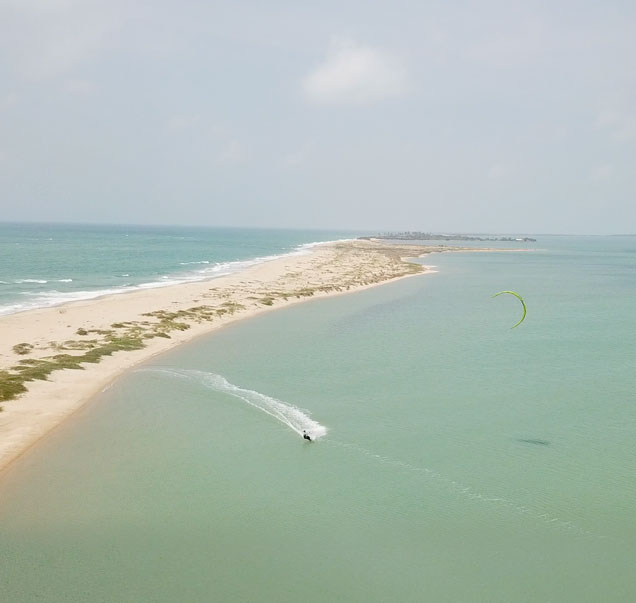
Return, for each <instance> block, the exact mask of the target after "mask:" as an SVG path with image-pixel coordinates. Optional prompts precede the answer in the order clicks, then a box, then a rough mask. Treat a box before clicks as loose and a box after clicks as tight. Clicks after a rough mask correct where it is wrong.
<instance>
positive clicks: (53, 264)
mask: <svg viewBox="0 0 636 603" xmlns="http://www.w3.org/2000/svg"><path fill="white" fill-rule="evenodd" d="M361 234H368V233H360V232H352V231H318V230H266V229H256V228H252V229H244V228H210V227H207V228H206V227H167V226H114V225H99V224H95V225H86V224H27V223H22V224H19V223H18V224H10V223H0V316H1V315H3V314H11V313H14V312H20V311H23V310H29V309H33V308H40V307H47V306H54V305H58V304H61V303H65V302H70V301H76V300H81V299H92V298H95V297H100V296H102V295H108V294H117V293H124V292H127V291H134V290H136V289H147V288H152V287H165V286H168V285H175V284H179V283H187V282H194V281H203V280H208V279H212V278H214V277H217V276H222V275H225V274H229V273H231V272H235V271H236V270H240V269H241V268H245V267H247V266H250V265H252V264H254V263H258V262H262V261H264V260H267V259H271V258H272V257H275V256H278V255H282V254H286V253H302V252H303V250H305V249H307V248H308V247H310V246H311V244H312V243H314V242H320V241H331V240H336V239H347V238H355V237H357V236H360V235H361Z"/></svg>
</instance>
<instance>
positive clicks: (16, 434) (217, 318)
mask: <svg viewBox="0 0 636 603" xmlns="http://www.w3.org/2000/svg"><path fill="white" fill-rule="evenodd" d="M441 251H446V252H448V251H476V250H475V249H468V248H459V247H448V246H444V245H441V246H425V247H424V246H416V245H388V244H384V243H380V242H378V241H373V240H372V241H368V240H357V241H341V242H333V243H326V244H320V245H316V246H315V247H312V248H311V250H309V251H308V252H307V253H305V254H298V255H291V256H283V257H280V258H277V259H274V260H271V261H268V262H264V263H262V264H258V265H256V266H252V267H250V268H247V269H245V270H243V271H241V272H238V273H236V274H232V275H228V276H223V277H220V278H216V279H214V280H210V281H206V282H198V283H188V284H181V285H175V286H173V287H165V288H159V289H148V290H144V291H135V292H131V293H126V294H119V295H111V296H106V297H103V298H99V299H92V300H87V301H79V302H73V303H69V304H65V305H62V306H57V307H53V308H44V309H38V310H32V311H28V312H22V313H18V314H12V315H9V316H3V317H0V333H1V334H2V336H1V337H0V405H1V406H2V409H3V410H2V412H0V469H2V468H3V467H5V466H6V465H8V464H9V463H10V462H11V461H12V460H13V459H15V458H16V457H17V456H19V455H20V454H21V453H22V452H23V451H24V450H26V449H27V448H28V447H29V446H31V445H32V444H33V443H34V442H36V441H37V440H38V439H39V438H41V437H42V436H43V435H45V434H46V433H47V432H48V431H50V430H51V429H52V428H53V427H55V426H56V425H58V424H59V423H60V422H61V421H63V420H64V418H65V417H67V416H69V415H70V414H72V413H73V412H74V411H75V410H77V409H78V408H79V407H80V406H81V405H82V404H84V403H85V402H86V401H87V400H88V399H90V398H91V396H93V395H95V394H96V393H98V392H100V391H101V390H103V389H104V388H105V387H106V386H108V384H109V383H110V382H111V381H112V380H113V379H114V378H115V377H116V376H117V375H119V374H120V373H122V372H124V371H125V370H127V369H129V368H130V367H132V366H134V365H136V364H138V363H140V362H142V361H145V360H147V359H148V358H150V357H152V356H154V355H156V354H158V353H161V352H164V351H166V350H168V349H170V348H172V347H174V346H176V345H179V344H180V343H184V342H186V341H190V340H192V339H193V338H195V337H197V336H200V335H202V334H205V333H209V332H211V331H213V330H215V329H218V328H219V327H221V326H223V325H226V324H228V323H230V322H233V321H235V320H239V319H242V318H247V317H249V316H253V315H255V314H258V313H260V312H264V311H267V310H270V309H274V308H279V307H283V306H285V305H288V304H293V303H298V302H300V301H303V300H307V299H311V298H313V297H319V296H328V295H337V294H340V293H346V292H349V291H356V290H360V289H363V288H366V287H371V286H374V285H377V284H380V283H383V282H386V281H390V280H394V279H397V278H403V277H406V276H412V275H416V274H423V273H426V272H428V271H429V270H428V269H427V268H426V267H424V266H421V265H419V264H414V263H411V262H408V261H405V259H406V258H408V257H418V256H423V255H426V254H428V253H434V252H441Z"/></svg>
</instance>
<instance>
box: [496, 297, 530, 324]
mask: <svg viewBox="0 0 636 603" xmlns="http://www.w3.org/2000/svg"><path fill="white" fill-rule="evenodd" d="M504 293H509V294H510V295H514V296H515V297H516V298H517V299H518V300H519V301H520V302H521V305H522V306H523V316H522V317H521V320H520V321H519V322H518V323H517V324H516V325H513V326H512V327H510V328H511V329H514V328H515V327H518V326H519V325H520V324H521V323H522V322H523V320H524V319H525V317H526V302H524V301H523V297H521V295H519V294H518V293H515V292H514V291H500V292H499V293H495V294H494V295H493V297H497V296H498V295H502V294H504Z"/></svg>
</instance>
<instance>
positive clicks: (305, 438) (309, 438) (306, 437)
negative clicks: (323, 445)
mask: <svg viewBox="0 0 636 603" xmlns="http://www.w3.org/2000/svg"><path fill="white" fill-rule="evenodd" d="M303 440H309V441H310V442H311V436H310V435H309V434H308V433H307V430H305V429H303Z"/></svg>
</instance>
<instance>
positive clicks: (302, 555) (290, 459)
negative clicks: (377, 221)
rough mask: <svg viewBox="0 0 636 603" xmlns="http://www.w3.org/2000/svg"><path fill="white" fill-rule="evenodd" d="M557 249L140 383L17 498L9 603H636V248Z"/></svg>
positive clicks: (169, 369) (387, 289)
mask: <svg viewBox="0 0 636 603" xmlns="http://www.w3.org/2000/svg"><path fill="white" fill-rule="evenodd" d="M299 236H300V235H299ZM311 237H312V238H311V239H307V240H305V241H304V242H310V240H316V239H315V238H314V237H315V235H311ZM300 238H302V236H300ZM536 238H537V242H536V243H527V244H524V245H522V246H517V248H516V249H514V250H513V251H506V252H486V253H481V252H480V253H462V254H437V255H435V256H428V257H425V258H422V259H421V260H420V261H421V262H423V263H425V264H427V265H431V264H434V265H435V266H436V270H437V272H436V273H433V274H428V275H422V276H416V277H413V278H407V279H403V280H400V281H397V282H393V283H389V284H385V285H382V286H379V287H375V288H372V289H368V290H365V291H360V292H357V293H352V294H347V295H342V296H337V297H332V298H328V299H320V300H312V301H308V302H306V303H303V304H299V305H296V306H292V307H289V308H285V309H281V310H279V311H273V312H269V313H267V314H263V315H260V316H256V317H254V318H251V319H248V320H244V321H240V322H238V323H236V324H233V325H231V326H228V327H226V328H224V329H221V330H220V331H218V332H216V333H214V334H212V335H211V336H208V337H204V338H200V339H198V340H196V341H194V342H193V343H191V344H188V345H185V346H182V347H180V348H178V349H175V350H173V351H171V352H169V353H167V354H164V355H161V356H158V357H155V358H154V359H152V361H150V362H148V363H147V364H145V365H143V366H140V367H138V368H137V369H135V370H133V371H131V372H129V373H128V374H126V375H125V376H123V377H122V378H120V379H119V380H117V381H116V382H115V383H114V384H113V385H112V386H111V387H110V388H108V389H107V390H106V391H104V392H103V393H102V394H101V395H100V396H98V397H97V398H96V399H94V400H93V401H92V402H91V403H90V404H88V405H87V406H85V407H84V408H83V409H82V410H81V411H80V412H78V413H77V414H76V415H75V416H74V417H73V418H72V419H71V420H69V421H67V422H66V423H65V424H64V425H62V426H61V427H60V428H58V429H56V430H55V431H54V433H52V434H51V435H50V436H49V437H47V438H45V439H44V440H42V441H41V442H40V443H39V444H38V445H37V446H35V447H34V448H32V449H31V450H30V451H29V452H28V453H26V454H25V455H23V457H21V459H19V460H18V461H17V462H15V463H14V464H13V465H12V466H11V467H10V468H9V470H8V471H6V472H5V473H4V474H3V475H2V478H1V479H0V575H1V576H2V591H3V596H4V597H5V598H6V600H7V601H11V602H12V603H14V602H17V603H21V602H27V601H34V600H45V601H51V602H57V601H60V602H62V601H64V602H67V601H82V602H85V601H131V602H132V601H135V602H142V601H144V602H145V601H148V602H151V601H152V602H155V601H166V602H168V601H176V600H181V601H255V602H256V601H258V602H286V601H298V600H302V601H312V602H313V601H315V602H322V601H365V602H369V601H373V602H376V601H377V602H384V601H435V602H437V601H449V602H450V601H453V602H457V601H470V602H473V601H484V602H486V601H488V602H492V601H501V602H504V601H505V602H510V601H555V602H569V601H572V602H575V601H576V602H581V601H589V602H592V601H594V602H597V601H600V600H603V601H626V602H627V601H633V600H635V599H636V575H635V574H634V572H633V560H634V558H635V557H636V513H634V509H636V480H635V477H636V475H635V469H634V468H635V467H636V458H635V456H636V454H635V446H634V442H635V441H636V395H635V392H636V371H635V368H636V367H635V364H636V354H635V353H634V341H636V313H635V312H634V300H635V299H636V278H635V277H636V237H556V236H536ZM301 242H303V241H299V242H298V243H297V242H296V241H294V242H293V243H290V246H293V245H296V244H300V243H301ZM508 246H509V247H511V245H508ZM502 247H505V245H502ZM290 248H291V247H290ZM275 251H276V250H268V251H267V252H266V253H270V252H275ZM260 253H261V252H259V253H258V255H260ZM263 253H265V252H263ZM255 255H256V254H255ZM179 257H180V259H179V261H183V260H182V259H181V258H182V257H183V256H179ZM188 257H192V258H195V257H201V258H202V259H206V257H207V256H200V254H194V253H193V254H191V255H190V256H188ZM215 261H216V260H215ZM159 272H161V270H159V271H158V273H159ZM166 273H167V272H166ZM502 290H513V291H516V292H518V293H519V294H521V295H522V296H523V298H524V300H525V303H526V305H527V309H528V311H527V317H526V319H525V321H524V322H523V323H522V324H521V325H519V326H518V327H517V328H514V329H511V327H512V325H514V324H515V323H516V322H517V321H518V319H519V318H520V316H521V312H522V308H521V304H520V303H519V301H518V300H517V299H516V298H514V297H513V296H511V295H502V296H499V297H495V298H493V297H492V295H493V294H495V293H497V292H499V291H502ZM16 403H19V402H16ZM303 429H306V430H309V431H310V432H311V433H312V434H313V435H314V436H315V437H316V441H314V442H311V443H309V442H306V441H304V440H303V439H302V438H301V437H300V435H299V434H300V433H302V430H303Z"/></svg>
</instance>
